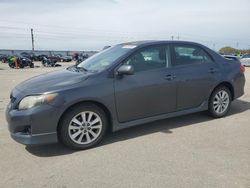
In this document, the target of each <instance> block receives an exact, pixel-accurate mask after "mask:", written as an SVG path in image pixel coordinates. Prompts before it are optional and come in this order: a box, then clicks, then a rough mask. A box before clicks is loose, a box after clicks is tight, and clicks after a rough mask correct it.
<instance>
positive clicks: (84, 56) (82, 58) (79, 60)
mask: <svg viewBox="0 0 250 188" xmlns="http://www.w3.org/2000/svg"><path fill="white" fill-rule="evenodd" d="M88 58H89V55H88V54H80V55H79V57H78V59H77V61H76V65H78V64H80V63H81V62H83V61H84V60H86V59H88Z"/></svg>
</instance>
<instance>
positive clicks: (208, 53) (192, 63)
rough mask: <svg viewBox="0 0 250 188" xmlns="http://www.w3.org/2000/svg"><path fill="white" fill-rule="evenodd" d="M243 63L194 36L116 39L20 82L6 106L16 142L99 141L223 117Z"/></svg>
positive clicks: (240, 86)
mask: <svg viewBox="0 0 250 188" xmlns="http://www.w3.org/2000/svg"><path fill="white" fill-rule="evenodd" d="M244 71H245V69H244V67H243V66H242V65H241V64H240V62H238V61H235V60H229V59H225V58H223V57H221V56H220V55H219V54H217V53H216V52H214V51H212V50H210V49H209V48H207V47H205V46H203V45H200V44H197V43H192V42H181V41H141V42H131V43H123V44H118V45H115V46H113V47H110V48H107V49H105V50H103V51H101V52H99V53H98V54H96V55H94V56H92V57H90V58H88V59H87V60H85V61H83V62H82V63H80V64H79V65H77V66H72V67H69V68H67V69H66V70H61V71H57V72H52V73H47V74H43V75H40V76H37V77H34V78H32V79H29V80H27V81H25V82H23V83H21V84H19V85H17V86H16V87H15V88H14V89H13V90H12V92H11V94H10V103H9V105H8V107H7V110H6V119H7V121H8V125H9V131H10V134H11V136H12V138H13V139H14V140H16V141H17V142H20V143H23V144H26V145H30V144H47V143H53V142H57V141H60V142H62V143H63V144H64V145H66V146H68V147H70V148H73V149H86V148H90V147H93V146H95V145H97V144H98V143H99V142H100V141H101V140H102V139H103V137H104V135H105V132H107V130H108V129H109V130H112V131H118V130H120V129H124V128H128V127H131V126H135V125H139V124H144V123H148V122H152V121H156V120H160V119H165V118H169V117H174V116H180V115H184V114H189V113H194V112H199V111H208V113H209V114H210V115H211V116H212V117H215V118H220V117H223V116H225V115H226V114H227V113H228V111H229V110H230V105H231V101H233V100H235V99H236V98H238V97H240V96H242V95H243V94H244V85H245V77H244Z"/></svg>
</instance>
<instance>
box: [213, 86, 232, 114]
mask: <svg viewBox="0 0 250 188" xmlns="http://www.w3.org/2000/svg"><path fill="white" fill-rule="evenodd" d="M219 92H226V93H227V95H228V98H229V101H228V105H227V107H226V108H225V110H224V111H222V112H221V113H218V112H216V110H215V107H214V102H215V100H216V99H215V97H216V95H217V94H218V93H219ZM231 102H232V94H231V92H230V90H229V89H228V88H227V87H225V86H220V87H218V88H216V89H215V90H214V91H213V93H212V94H211V96H210V99H209V105H208V112H209V115H210V116H212V117H214V118H221V117H224V116H225V115H227V113H228V111H229V110H230V107H231Z"/></svg>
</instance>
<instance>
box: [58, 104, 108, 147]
mask: <svg viewBox="0 0 250 188" xmlns="http://www.w3.org/2000/svg"><path fill="white" fill-rule="evenodd" d="M106 129H107V117H106V114H105V112H104V111H103V110H102V109H101V108H99V107H98V106H96V105H93V104H83V105H78V106H75V107H74V108H73V109H72V110H70V111H68V112H67V113H66V114H65V116H64V117H63V119H62V121H61V123H60V125H59V130H58V131H59V139H60V141H61V142H62V143H63V144H64V145H66V146H68V147H70V148H72V149H87V148H91V147H93V146H95V145H97V144H98V143H99V142H100V141H101V140H102V138H103V137H104V134H105V132H106Z"/></svg>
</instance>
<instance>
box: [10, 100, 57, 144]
mask: <svg viewBox="0 0 250 188" xmlns="http://www.w3.org/2000/svg"><path fill="white" fill-rule="evenodd" d="M58 114H59V110H58V109H57V108H56V107H52V106H50V105H41V106H38V107H34V108H31V109H28V110H16V109H12V108H11V103H10V104H9V105H8V107H7V110H6V120H7V122H8V128H9V131H10V134H11V137H12V138H13V139H14V140H15V141H17V142H19V143H22V144H25V145H35V144H48V143H55V142H57V141H58V139H57V123H58V121H59V115H58Z"/></svg>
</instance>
